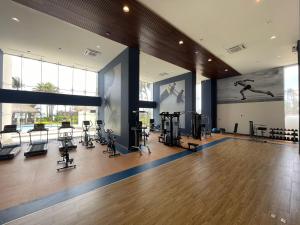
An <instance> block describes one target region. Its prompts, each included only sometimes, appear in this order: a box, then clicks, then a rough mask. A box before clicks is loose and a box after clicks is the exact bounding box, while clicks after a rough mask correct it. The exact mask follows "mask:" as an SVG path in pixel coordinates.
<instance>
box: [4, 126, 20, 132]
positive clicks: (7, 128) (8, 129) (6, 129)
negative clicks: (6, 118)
mask: <svg viewBox="0 0 300 225" xmlns="http://www.w3.org/2000/svg"><path fill="white" fill-rule="evenodd" d="M2 132H3V133H11V132H17V125H5V126H4V129H3V131H2Z"/></svg>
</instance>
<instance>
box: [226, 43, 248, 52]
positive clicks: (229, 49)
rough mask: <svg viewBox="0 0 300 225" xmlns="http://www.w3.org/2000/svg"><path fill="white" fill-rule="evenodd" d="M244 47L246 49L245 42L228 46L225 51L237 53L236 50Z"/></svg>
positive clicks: (238, 50)
mask: <svg viewBox="0 0 300 225" xmlns="http://www.w3.org/2000/svg"><path fill="white" fill-rule="evenodd" d="M245 49H246V45H245V44H240V45H236V46H233V47H231V48H228V49H227V52H228V53H230V54H233V53H237V52H240V51H242V50H245Z"/></svg>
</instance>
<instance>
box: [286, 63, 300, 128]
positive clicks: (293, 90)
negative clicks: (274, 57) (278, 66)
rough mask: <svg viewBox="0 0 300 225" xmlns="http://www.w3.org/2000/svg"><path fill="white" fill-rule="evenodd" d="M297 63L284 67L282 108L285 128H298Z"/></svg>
mask: <svg viewBox="0 0 300 225" xmlns="http://www.w3.org/2000/svg"><path fill="white" fill-rule="evenodd" d="M298 76H299V73H298V65H295V66H289V67H286V68H284V109H285V127H286V129H298V130H299V105H298V104H299V87H298Z"/></svg>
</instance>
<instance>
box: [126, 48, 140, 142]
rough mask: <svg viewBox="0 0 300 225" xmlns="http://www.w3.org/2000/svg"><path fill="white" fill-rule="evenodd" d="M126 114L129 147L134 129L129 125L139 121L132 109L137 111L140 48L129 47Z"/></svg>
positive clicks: (132, 140) (132, 139) (134, 124)
mask: <svg viewBox="0 0 300 225" xmlns="http://www.w3.org/2000/svg"><path fill="white" fill-rule="evenodd" d="M128 69H129V77H128V116H129V120H128V122H129V126H128V128H129V130H128V133H129V134H130V135H129V147H130V146H133V145H134V131H132V130H131V127H133V126H136V124H137V122H138V121H139V118H138V116H134V115H133V114H132V111H139V88H140V50H139V49H138V48H129V60H128Z"/></svg>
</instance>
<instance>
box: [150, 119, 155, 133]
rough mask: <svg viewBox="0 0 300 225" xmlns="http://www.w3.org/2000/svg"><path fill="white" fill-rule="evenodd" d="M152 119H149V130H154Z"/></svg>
mask: <svg viewBox="0 0 300 225" xmlns="http://www.w3.org/2000/svg"><path fill="white" fill-rule="evenodd" d="M154 122H155V121H154V119H150V121H149V123H150V131H151V132H152V131H155V125H154Z"/></svg>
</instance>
